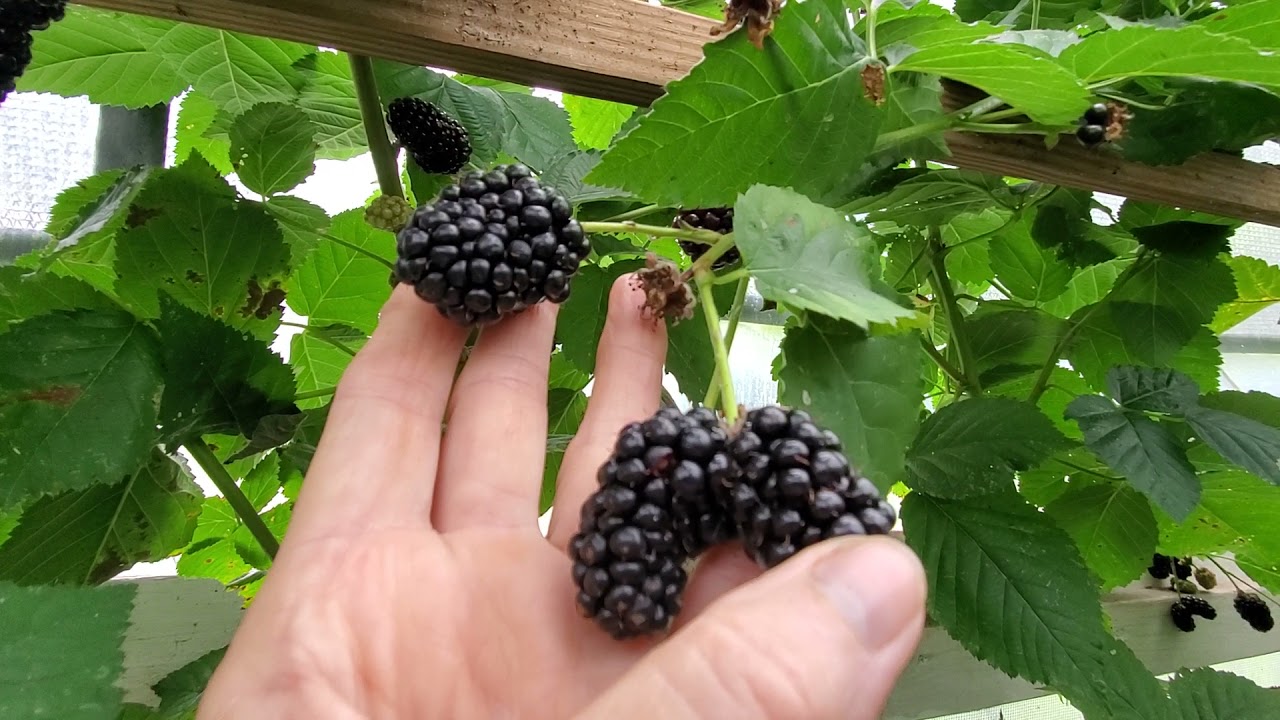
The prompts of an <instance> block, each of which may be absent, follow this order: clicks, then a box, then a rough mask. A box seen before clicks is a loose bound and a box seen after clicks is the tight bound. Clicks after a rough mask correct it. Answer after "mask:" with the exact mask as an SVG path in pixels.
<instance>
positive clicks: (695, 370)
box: [667, 284, 734, 402]
mask: <svg viewBox="0 0 1280 720" xmlns="http://www.w3.org/2000/svg"><path fill="white" fill-rule="evenodd" d="M733 291H734V288H733V286H732V285H727V284H726V285H720V286H718V287H715V288H712V293H713V295H714V297H715V301H716V310H717V311H718V312H719V313H720V315H721V316H722V317H723V316H724V314H725V313H727V312H728V311H729V306H730V304H731V303H732V302H733ZM705 313H706V306H705V305H702V304H701V303H699V304H698V306H697V307H696V308H694V309H693V317H691V318H689V319H688V320H684V321H682V322H680V323H677V324H674V325H669V326H668V328H667V337H668V339H669V342H668V345H667V372H669V373H671V375H672V376H673V377H675V379H676V382H677V383H678V384H679V386H680V392H681V394H683V395H684V396H685V397H687V398H689V399H690V400H691V401H693V402H700V401H701V400H702V398H704V397H706V394H707V389H708V388H710V387H711V381H712V379H713V378H714V377H715V371H716V361H715V355H714V353H713V352H712V350H711V338H710V337H708V336H707V319H706V314H705Z"/></svg>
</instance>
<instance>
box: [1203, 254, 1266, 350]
mask: <svg viewBox="0 0 1280 720" xmlns="http://www.w3.org/2000/svg"><path fill="white" fill-rule="evenodd" d="M1227 265H1229V266H1231V272H1232V274H1233V275H1234V276H1235V281H1236V298H1235V299H1234V300H1232V301H1230V302H1228V303H1226V304H1224V305H1222V306H1220V307H1219V308H1218V311H1217V313H1216V314H1215V315H1214V316H1213V322H1211V323H1210V324H1209V328H1210V329H1211V330H1213V331H1214V332H1216V333H1222V332H1225V331H1227V330H1230V329H1231V328H1233V327H1235V326H1236V325H1239V324H1240V323H1241V322H1244V321H1245V320H1246V319H1248V318H1250V317H1252V316H1253V315H1255V314H1257V313H1259V312H1261V311H1263V310H1265V309H1267V308H1269V307H1271V305H1272V304H1274V303H1276V302H1280V267H1276V266H1275V265H1269V264H1267V263H1266V262H1265V261H1262V260H1259V259H1258V258H1253V257H1248V256H1247V255H1236V256H1234V257H1232V258H1231V259H1230V260H1228V261H1227Z"/></svg>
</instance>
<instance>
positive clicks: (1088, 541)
mask: <svg viewBox="0 0 1280 720" xmlns="http://www.w3.org/2000/svg"><path fill="white" fill-rule="evenodd" d="M1044 511H1045V512H1046V513H1048V515H1049V517H1051V518H1053V521H1054V522H1055V523H1057V525H1058V527H1060V528H1062V529H1063V530H1066V531H1067V534H1068V535H1070V536H1071V539H1072V540H1074V541H1075V543H1076V547H1078V548H1080V554H1081V555H1082V556H1083V557H1084V562H1085V565H1088V566H1089V569H1090V570H1092V571H1093V572H1094V574H1095V575H1097V576H1098V577H1099V578H1101V579H1102V589H1103V590H1104V591H1105V590H1110V589H1112V588H1117V587H1122V586H1124V585H1126V584H1128V583H1129V582H1131V581H1133V580H1137V579H1138V578H1139V577H1141V576H1142V572H1143V571H1144V570H1145V569H1146V567H1147V564H1148V563H1149V562H1150V558H1151V554H1152V553H1154V552H1155V550H1156V539H1157V536H1158V530H1157V528H1156V518H1155V515H1153V514H1152V512H1151V506H1150V505H1149V504H1148V503H1147V499H1146V498H1144V497H1142V495H1140V494H1138V493H1137V492H1136V491H1134V490H1132V489H1131V488H1129V487H1127V486H1125V485H1118V484H1117V485H1093V486H1089V487H1068V488H1067V491H1066V493H1064V494H1063V495H1062V496H1060V497H1059V498H1058V499H1057V500H1054V501H1053V502H1052V503H1050V504H1049V506H1048V507H1046V508H1045V509H1044Z"/></svg>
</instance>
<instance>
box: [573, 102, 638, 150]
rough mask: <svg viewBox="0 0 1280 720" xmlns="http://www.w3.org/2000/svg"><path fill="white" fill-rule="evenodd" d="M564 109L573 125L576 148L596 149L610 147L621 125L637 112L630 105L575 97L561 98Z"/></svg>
mask: <svg viewBox="0 0 1280 720" xmlns="http://www.w3.org/2000/svg"><path fill="white" fill-rule="evenodd" d="M564 109H565V110H566V111H567V112H568V113H569V122H570V123H571V124H572V125H573V139H574V140H576V141H577V142H578V145H579V146H581V147H583V148H586V149H595V150H604V149H605V148H607V147H609V144H610V143H611V142H612V141H613V138H614V136H615V135H617V134H618V131H619V130H621V129H622V124H623V123H625V122H626V121H627V119H628V118H630V117H631V116H632V114H634V113H635V111H636V108H635V107H633V106H631V105H623V104H622V103H616V102H609V101H608V100H596V99H595V98H588V97H579V96H577V95H565V96H564Z"/></svg>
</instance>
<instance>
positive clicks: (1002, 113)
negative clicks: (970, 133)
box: [969, 108, 1026, 123]
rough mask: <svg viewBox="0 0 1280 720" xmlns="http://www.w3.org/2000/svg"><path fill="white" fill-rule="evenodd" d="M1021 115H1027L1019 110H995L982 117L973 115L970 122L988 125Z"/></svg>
mask: <svg viewBox="0 0 1280 720" xmlns="http://www.w3.org/2000/svg"><path fill="white" fill-rule="evenodd" d="M1019 115H1026V113H1025V112H1023V111H1022V110H1019V109H1018V108H1005V109H1003V110H993V111H991V112H987V113H983V114H981V115H971V116H970V117H969V120H971V121H973V122H984V123H986V122H995V121H996V120H1005V119H1007V118H1011V117H1018V116H1019Z"/></svg>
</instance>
